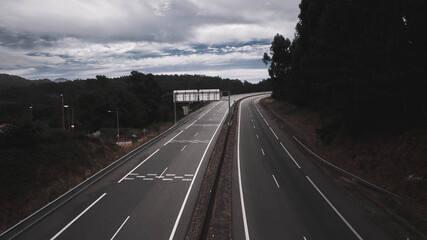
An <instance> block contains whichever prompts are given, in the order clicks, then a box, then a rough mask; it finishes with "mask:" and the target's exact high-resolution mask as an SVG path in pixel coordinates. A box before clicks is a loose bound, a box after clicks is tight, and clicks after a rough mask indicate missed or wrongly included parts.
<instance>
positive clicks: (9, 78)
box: [0, 73, 50, 89]
mask: <svg viewBox="0 0 427 240" xmlns="http://www.w3.org/2000/svg"><path fill="white" fill-rule="evenodd" d="M47 82H50V80H48V79H42V80H28V79H25V78H22V77H20V76H15V75H9V74H5V73H0V89H4V88H10V87H24V86H31V85H33V84H40V83H47Z"/></svg>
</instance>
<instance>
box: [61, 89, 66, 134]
mask: <svg viewBox="0 0 427 240" xmlns="http://www.w3.org/2000/svg"><path fill="white" fill-rule="evenodd" d="M61 101H62V105H61V108H62V130H63V131H64V132H65V119H64V94H62V93H61Z"/></svg>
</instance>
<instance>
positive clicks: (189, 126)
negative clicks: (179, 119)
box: [185, 120, 197, 129]
mask: <svg viewBox="0 0 427 240" xmlns="http://www.w3.org/2000/svg"><path fill="white" fill-rule="evenodd" d="M195 122H197V120H195V121H194V122H193V123H192V124H190V125H188V126H187V127H186V128H185V129H188V128H189V127H191V126H193V124H194V123H195Z"/></svg>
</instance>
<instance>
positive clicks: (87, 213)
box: [2, 95, 245, 239]
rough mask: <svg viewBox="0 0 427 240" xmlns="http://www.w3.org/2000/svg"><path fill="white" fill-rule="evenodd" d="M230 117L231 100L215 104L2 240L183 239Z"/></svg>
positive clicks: (12, 231)
mask: <svg viewBox="0 0 427 240" xmlns="http://www.w3.org/2000/svg"><path fill="white" fill-rule="evenodd" d="M244 96H245V95H236V96H232V97H231V100H232V101H234V100H238V99H239V98H242V97H244ZM227 113H228V101H219V102H214V103H212V104H210V105H209V106H208V107H206V108H205V109H204V110H203V111H201V112H200V113H198V114H197V115H196V114H195V115H194V116H190V121H188V122H187V123H186V124H184V125H182V126H180V127H178V128H177V129H175V130H174V131H172V132H171V133H170V134H168V135H166V136H165V137H164V138H162V139H160V140H159V141H157V142H156V143H154V144H153V145H151V146H149V147H148V148H147V149H145V150H144V151H142V152H140V153H138V154H137V155H136V156H134V157H132V158H131V159H129V160H128V161H127V162H126V163H124V164H123V165H121V166H120V167H118V168H117V169H115V170H114V171H112V172H110V173H109V174H107V175H106V176H104V177H103V178H102V179H100V180H99V181H97V182H95V183H94V184H92V185H91V186H89V187H88V188H86V189H85V190H83V191H82V192H80V193H79V194H78V195H76V196H75V197H73V198H72V199H71V200H69V201H67V202H65V203H64V204H62V205H61V206H60V207H59V208H58V209H56V210H54V211H53V212H51V213H49V214H48V215H47V216H46V217H44V218H43V219H41V220H40V221H38V222H36V223H35V224H34V225H30V224H28V225H27V223H26V221H24V222H23V224H21V225H19V226H18V227H16V228H14V229H13V230H11V231H9V232H8V233H7V234H4V235H3V236H2V239H10V238H12V237H14V239H183V238H184V237H185V234H186V232H187V229H188V225H189V223H190V220H191V216H192V213H193V211H194V207H195V202H196V200H197V197H198V193H199V190H200V186H201V180H202V176H203V175H204V172H205V171H206V166H207V159H209V157H210V155H211V152H212V150H213V146H214V145H215V141H216V138H217V136H218V134H219V131H218V130H219V129H220V127H221V126H222V124H223V123H224V121H225V119H226V116H227ZM26 227H28V228H27V229H25V228H26ZM22 229H25V230H24V231H22V232H20V231H21V230H22Z"/></svg>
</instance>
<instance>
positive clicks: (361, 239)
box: [306, 176, 363, 240]
mask: <svg viewBox="0 0 427 240" xmlns="http://www.w3.org/2000/svg"><path fill="white" fill-rule="evenodd" d="M306 178H307V179H308V181H310V183H311V185H313V187H314V188H315V189H316V190H317V192H319V193H320V195H322V197H323V199H325V201H326V202H327V203H328V204H329V206H331V208H332V209H333V210H334V211H335V213H336V214H338V216H339V217H340V218H341V220H343V222H344V223H345V224H346V225H347V227H348V228H350V230H351V231H352V232H353V233H354V235H356V237H357V238H358V239H359V240H363V238H362V237H360V235H359V234H358V233H357V232H356V230H354V228H353V227H352V226H351V225H350V223H348V222H347V220H346V219H345V218H344V217H343V216H342V215H341V213H340V212H338V210H337V209H336V208H335V207H334V205H332V203H331V202H330V201H329V200H328V198H326V196H325V195H324V194H323V193H322V191H320V189H319V188H318V187H317V186H316V184H314V182H313V181H311V179H310V178H309V177H308V176H306Z"/></svg>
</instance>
